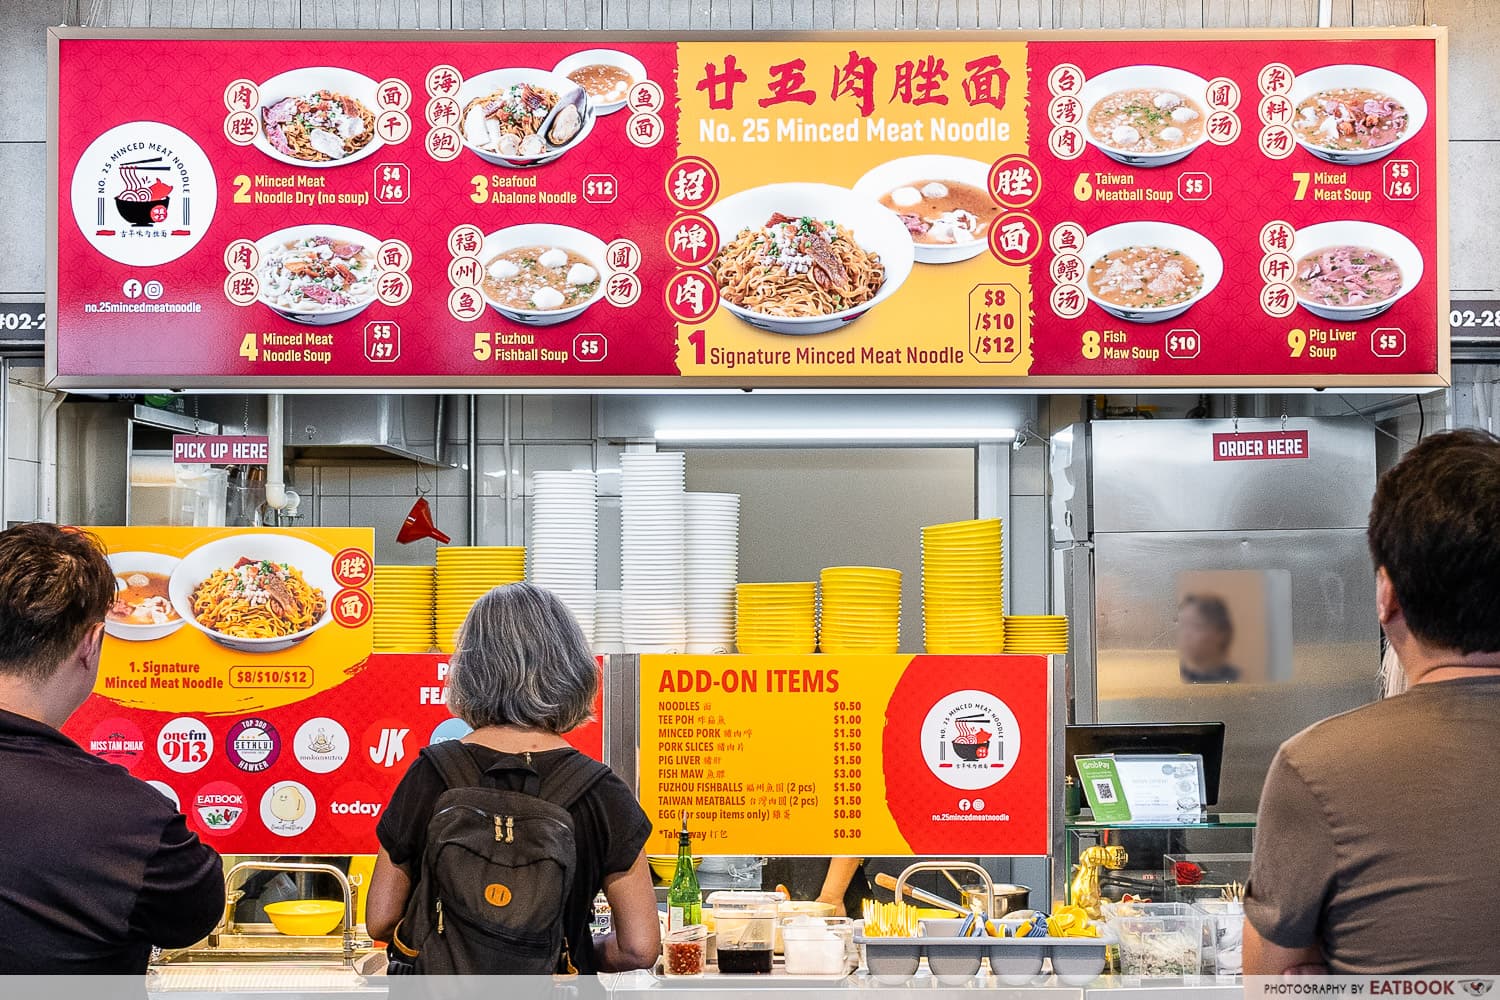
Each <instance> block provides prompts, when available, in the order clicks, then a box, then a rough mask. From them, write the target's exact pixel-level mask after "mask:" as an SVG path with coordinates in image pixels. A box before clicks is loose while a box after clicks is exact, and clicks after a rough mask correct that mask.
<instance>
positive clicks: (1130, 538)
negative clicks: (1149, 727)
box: [1094, 529, 1380, 812]
mask: <svg viewBox="0 0 1500 1000" xmlns="http://www.w3.org/2000/svg"><path fill="white" fill-rule="evenodd" d="M1094 555H1095V566H1096V570H1097V585H1096V600H1097V605H1098V617H1097V628H1098V632H1097V645H1098V671H1097V678H1096V680H1097V685H1098V700H1099V721H1100V722H1174V721H1181V722H1189V721H1204V720H1223V721H1224V722H1225V723H1226V726H1227V732H1226V736H1225V741H1226V742H1225V751H1224V778H1223V784H1222V787H1221V791H1220V796H1219V809H1220V810H1222V811H1226V812H1235V811H1239V812H1249V811H1253V810H1254V809H1255V808H1256V804H1257V803H1258V802H1259V799H1260V787H1261V784H1262V782H1263V780H1264V778H1265V772H1266V768H1267V767H1268V766H1269V764H1270V762H1271V758H1272V756H1273V755H1274V754H1275V752H1276V748H1277V747H1278V746H1279V745H1280V744H1281V742H1282V741H1283V740H1285V739H1286V738H1287V737H1289V736H1292V735H1293V734H1295V733H1297V732H1298V731H1300V730H1301V729H1303V728H1305V727H1307V726H1309V725H1311V724H1312V723H1314V722H1317V721H1318V720H1319V719H1322V718H1325V717H1327V716H1329V715H1334V714H1336V713H1338V712H1343V711H1347V710H1349V709H1351V708H1355V707H1357V706H1359V705H1362V704H1364V703H1366V702H1368V701H1369V700H1371V698H1372V697H1373V696H1374V694H1375V674H1376V670H1377V668H1378V666H1379V660H1380V647H1379V634H1380V633H1379V626H1378V624H1377V622H1376V618H1375V584H1374V576H1373V573H1372V572H1371V569H1370V560H1369V556H1368V555H1367V553H1366V549H1365V539H1364V532H1363V530H1361V529H1344V530H1324V531H1318V532H1307V531H1249V532H1155V533H1149V534H1148V533H1137V534H1109V535H1099V536H1097V538H1096V549H1095V553H1094ZM1204 570H1280V571H1285V572H1286V573H1288V574H1289V575H1290V582H1291V626H1292V641H1293V656H1292V675H1291V678H1290V680H1289V681H1288V682H1286V683H1243V684H1185V683H1183V682H1182V681H1181V679H1180V677H1179V674H1178V657H1177V650H1176V643H1175V634H1174V633H1175V629H1174V621H1175V618H1176V608H1177V600H1178V591H1177V578H1178V574H1179V573H1184V572H1191V571H1204ZM1273 624H1274V623H1273Z"/></svg>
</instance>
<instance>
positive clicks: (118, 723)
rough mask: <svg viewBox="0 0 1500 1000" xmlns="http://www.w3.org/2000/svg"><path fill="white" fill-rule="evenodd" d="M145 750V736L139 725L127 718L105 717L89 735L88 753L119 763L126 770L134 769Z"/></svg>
mask: <svg viewBox="0 0 1500 1000" xmlns="http://www.w3.org/2000/svg"><path fill="white" fill-rule="evenodd" d="M145 752H146V737H145V735H144V734H142V733H141V727H140V726H137V725H136V724H135V723H134V722H131V721H130V720H129V719H122V718H113V719H105V720H104V721H103V722H101V723H99V724H98V725H97V726H95V727H94V732H93V735H92V736H90V737H89V753H91V754H93V755H94V756H95V757H102V758H103V759H105V760H107V761H109V762H110V763H111V764H119V765H120V766H121V767H123V768H125V770H127V771H129V770H132V769H134V767H135V765H136V762H137V761H139V760H140V759H141V754H143V753H145Z"/></svg>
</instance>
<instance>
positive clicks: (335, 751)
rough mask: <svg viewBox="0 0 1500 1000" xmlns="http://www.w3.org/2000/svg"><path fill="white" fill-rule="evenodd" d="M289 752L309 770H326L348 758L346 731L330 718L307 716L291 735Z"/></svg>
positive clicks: (331, 769) (333, 767)
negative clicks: (295, 733)
mask: <svg viewBox="0 0 1500 1000" xmlns="http://www.w3.org/2000/svg"><path fill="white" fill-rule="evenodd" d="M292 753H293V754H294V755H295V756H296V758H297V763H299V764H301V765H302V766H303V767H305V768H307V770H309V771H311V772H312V773H313V774H329V773H331V772H333V771H337V770H338V769H339V768H341V767H343V766H344V761H346V760H348V759H349V733H348V732H347V731H346V730H345V729H344V727H343V726H342V725H340V724H339V723H338V722H336V721H335V720H333V719H330V718H327V717H320V718H316V719H308V720H307V721H306V722H304V723H302V725H301V726H300V727H298V729H297V735H296V736H295V737H293V739H292Z"/></svg>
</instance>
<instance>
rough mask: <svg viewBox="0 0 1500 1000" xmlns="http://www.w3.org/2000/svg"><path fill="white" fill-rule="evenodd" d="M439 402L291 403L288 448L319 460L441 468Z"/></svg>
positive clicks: (388, 397)
mask: <svg viewBox="0 0 1500 1000" xmlns="http://www.w3.org/2000/svg"><path fill="white" fill-rule="evenodd" d="M437 407H438V397H436V396H398V395H393V394H386V393H381V394H379V395H369V396H301V395H292V396H288V397H287V399H286V444H287V447H289V448H294V449H296V450H297V451H298V452H299V453H303V454H305V455H307V456H308V457H316V458H319V459H327V460H338V459H354V460H358V459H369V458H404V459H411V460H413V461H417V462H422V463H424V464H427V465H437V464H439V463H438V461H437V458H436V457H435V456H436V451H437Z"/></svg>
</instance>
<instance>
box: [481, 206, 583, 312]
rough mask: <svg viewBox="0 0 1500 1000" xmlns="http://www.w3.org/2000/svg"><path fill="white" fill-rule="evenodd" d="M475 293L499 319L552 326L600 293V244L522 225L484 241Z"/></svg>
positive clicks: (560, 229)
mask: <svg viewBox="0 0 1500 1000" xmlns="http://www.w3.org/2000/svg"><path fill="white" fill-rule="evenodd" d="M479 259H480V261H481V263H483V264H484V278H483V280H482V281H481V283H480V290H481V291H482V292H483V293H484V297H485V300H486V301H488V302H489V304H490V306H491V307H492V308H493V309H494V310H495V311H496V312H498V313H500V315H502V316H504V317H506V318H507V319H510V320H512V321H514V322H517V323H526V324H529V325H532V326H552V325H555V324H557V323H562V322H564V321H566V320H569V319H572V318H574V317H575V316H578V315H580V314H582V313H583V311H584V310H585V309H587V308H588V307H589V306H591V305H593V304H594V303H595V302H596V301H598V300H599V299H600V298H601V297H602V296H603V294H604V275H603V272H602V270H601V267H600V263H599V262H600V261H601V260H603V259H604V244H603V243H602V242H601V241H600V240H599V238H598V237H596V236H591V235H590V234H588V233H585V232H583V231H582V230H580V229H574V228H572V227H570V226H557V225H541V224H536V225H521V226H511V227H510V228H509V229H502V230H500V231H498V232H495V233H491V234H490V235H489V236H487V237H485V241H484V245H483V247H481V248H480V258H479Z"/></svg>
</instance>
